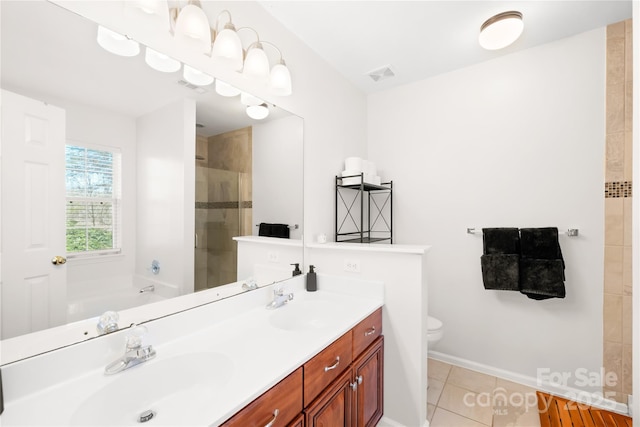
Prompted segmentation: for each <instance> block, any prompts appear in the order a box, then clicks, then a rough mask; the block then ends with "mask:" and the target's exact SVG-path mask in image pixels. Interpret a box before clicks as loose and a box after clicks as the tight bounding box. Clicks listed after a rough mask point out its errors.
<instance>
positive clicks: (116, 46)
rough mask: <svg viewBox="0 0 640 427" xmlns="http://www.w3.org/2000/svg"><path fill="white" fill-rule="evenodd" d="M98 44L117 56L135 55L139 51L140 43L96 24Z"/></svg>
mask: <svg viewBox="0 0 640 427" xmlns="http://www.w3.org/2000/svg"><path fill="white" fill-rule="evenodd" d="M98 44H99V45H100V46H101V47H102V48H103V49H104V50H106V51H107V52H111V53H113V54H115V55H119V56H136V55H137V54H139V53H140V45H139V44H138V42H137V41H135V40H131V39H129V38H127V36H123V35H122V34H119V33H116V32H115V31H111V30H110V29H108V28H105V27H103V26H102V25H98Z"/></svg>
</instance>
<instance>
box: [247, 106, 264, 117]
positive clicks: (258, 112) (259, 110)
mask: <svg viewBox="0 0 640 427" xmlns="http://www.w3.org/2000/svg"><path fill="white" fill-rule="evenodd" d="M268 115H269V107H268V106H267V104H265V103H262V104H260V105H249V106H248V107H247V116H249V117H251V118H252V119H255V120H262V119H265V118H266V117H267V116H268Z"/></svg>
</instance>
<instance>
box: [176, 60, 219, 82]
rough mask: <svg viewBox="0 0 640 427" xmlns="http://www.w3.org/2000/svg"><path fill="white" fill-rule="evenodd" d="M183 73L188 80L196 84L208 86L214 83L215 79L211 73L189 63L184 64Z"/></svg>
mask: <svg viewBox="0 0 640 427" xmlns="http://www.w3.org/2000/svg"><path fill="white" fill-rule="evenodd" d="M182 75H183V76H184V79H185V80H186V81H188V82H189V83H191V84H193V85H196V86H207V85H210V84H211V83H213V80H214V79H213V77H211V76H210V75H209V74H207V73H203V72H202V71H200V70H196V69H195V68H193V67H190V66H188V65H187V64H184V71H183V74H182Z"/></svg>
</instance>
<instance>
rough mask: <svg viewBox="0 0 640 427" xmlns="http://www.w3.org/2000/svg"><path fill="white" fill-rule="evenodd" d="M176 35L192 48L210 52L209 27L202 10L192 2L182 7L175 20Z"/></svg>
mask: <svg viewBox="0 0 640 427" xmlns="http://www.w3.org/2000/svg"><path fill="white" fill-rule="evenodd" d="M175 34H176V37H178V38H182V39H183V40H185V41H186V42H187V43H188V44H190V45H191V46H192V47H193V48H195V49H198V50H200V51H202V52H204V53H209V52H211V28H210V27H209V20H208V19H207V15H205V13H204V11H203V10H202V9H200V8H199V7H198V6H196V5H194V4H188V5H186V6H185V7H183V8H182V10H181V11H180V14H179V15H178V19H177V21H176V29H175Z"/></svg>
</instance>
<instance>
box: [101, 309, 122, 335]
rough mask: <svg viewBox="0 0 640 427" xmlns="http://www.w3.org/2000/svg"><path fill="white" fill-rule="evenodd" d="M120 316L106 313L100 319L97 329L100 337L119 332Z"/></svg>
mask: <svg viewBox="0 0 640 427" xmlns="http://www.w3.org/2000/svg"><path fill="white" fill-rule="evenodd" d="M119 319H120V315H118V313H116V312H115V311H105V312H104V313H103V314H102V316H100V318H99V319H98V324H97V325H96V329H97V330H98V334H99V335H104V334H108V333H111V332H115V331H117V330H118V320H119Z"/></svg>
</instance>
